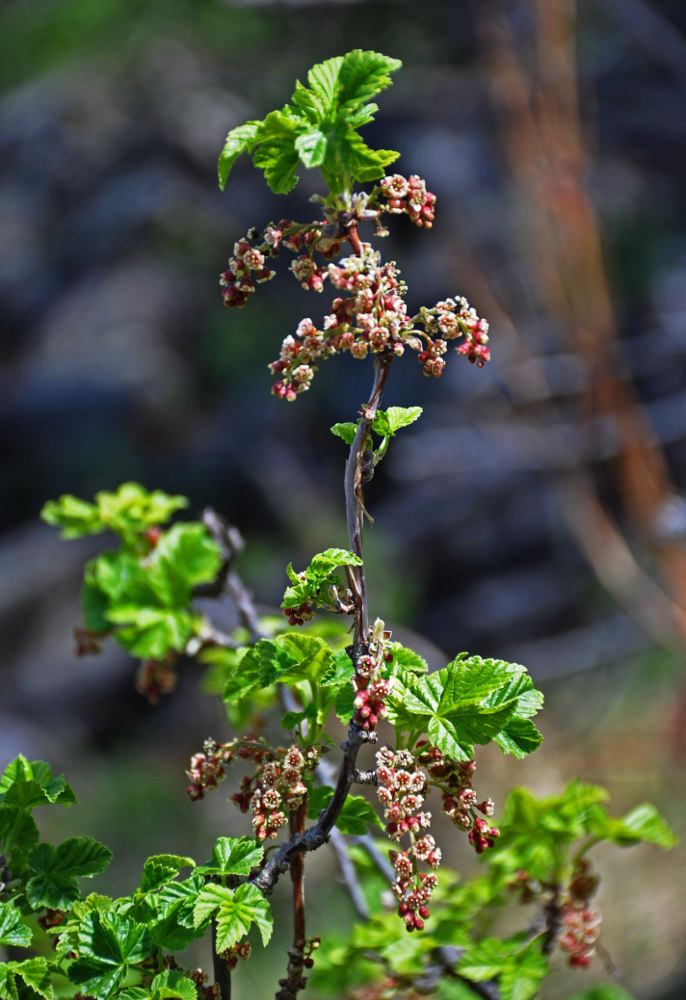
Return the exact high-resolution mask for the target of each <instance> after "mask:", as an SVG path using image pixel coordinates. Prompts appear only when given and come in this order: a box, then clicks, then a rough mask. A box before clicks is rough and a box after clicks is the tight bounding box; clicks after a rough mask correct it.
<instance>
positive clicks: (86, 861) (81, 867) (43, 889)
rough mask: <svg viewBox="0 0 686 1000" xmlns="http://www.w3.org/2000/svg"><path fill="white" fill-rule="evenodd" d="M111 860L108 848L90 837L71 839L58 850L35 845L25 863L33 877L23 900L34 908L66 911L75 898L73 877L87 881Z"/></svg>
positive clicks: (76, 891)
mask: <svg viewBox="0 0 686 1000" xmlns="http://www.w3.org/2000/svg"><path fill="white" fill-rule="evenodd" d="M111 860H112V852H111V851H110V850H109V848H107V847H105V845H104V844H101V843H99V842H98V841H97V840H93V839H92V838H90V837H71V838H70V839H69V840H65V841H64V842H63V843H62V844H60V845H59V846H58V847H52V846H51V845H50V844H39V845H38V847H36V848H35V850H34V851H33V852H32V854H31V855H30V857H29V860H28V868H29V870H30V871H32V872H34V874H33V875H32V876H31V878H30V879H29V880H28V882H27V883H26V898H27V899H28V901H29V903H30V904H31V906H32V907H33V908H34V909H39V908H40V907H42V906H48V907H51V908H52V909H55V910H64V909H67V908H68V907H69V905H70V904H71V903H72V902H73V901H74V900H75V899H78V896H79V887H78V883H77V881H76V879H77V877H79V878H84V877H85V878H91V877H92V876H93V875H97V874H99V873H100V872H101V871H104V869H105V868H106V867H107V866H108V864H109V863H110V861H111Z"/></svg>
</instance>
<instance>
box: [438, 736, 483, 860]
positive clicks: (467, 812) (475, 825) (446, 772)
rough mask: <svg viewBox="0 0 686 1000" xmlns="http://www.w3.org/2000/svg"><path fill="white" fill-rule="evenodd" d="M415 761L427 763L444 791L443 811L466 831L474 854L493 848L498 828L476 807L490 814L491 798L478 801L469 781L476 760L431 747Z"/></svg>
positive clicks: (474, 768)
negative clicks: (465, 759)
mask: <svg viewBox="0 0 686 1000" xmlns="http://www.w3.org/2000/svg"><path fill="white" fill-rule="evenodd" d="M418 760H419V761H420V762H421V763H422V764H424V765H425V766H426V768H427V770H428V772H429V775H430V776H431V777H432V778H433V779H434V781H436V782H437V783H438V784H439V787H440V788H441V790H442V792H443V812H444V813H445V814H446V816H448V817H449V818H450V819H451V820H452V821H453V823H454V824H455V826H457V827H458V828H459V829H460V830H469V837H468V839H469V843H470V844H471V845H472V847H473V848H474V850H475V851H476V853H477V854H483V852H484V851H485V850H486V849H487V848H489V847H493V844H494V842H495V838H496V837H499V836H500V831H499V830H498V828H497V827H495V826H489V824H488V823H487V822H486V820H485V819H482V818H481V816H477V814H476V812H477V810H478V811H479V812H480V813H482V814H483V815H484V816H489V817H490V816H492V815H493V813H494V811H495V806H494V803H493V800H492V799H484V800H483V802H479V801H477V795H476V792H475V791H474V786H473V785H472V780H471V779H472V776H473V775H474V771H475V770H476V762H475V761H473V760H467V761H461V760H460V761H457V760H452V759H451V758H449V757H446V756H445V754H443V752H442V751H441V750H439V748H438V747H433V746H428V747H426V749H424V750H423V752H422V754H421V756H420V757H419V758H418Z"/></svg>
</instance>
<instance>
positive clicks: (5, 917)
mask: <svg viewBox="0 0 686 1000" xmlns="http://www.w3.org/2000/svg"><path fill="white" fill-rule="evenodd" d="M31 938H32V934H31V930H30V929H29V928H28V927H27V926H26V924H25V923H24V922H23V920H22V917H21V911H20V910H18V909H17V908H16V906H14V905H13V904H12V903H4V902H2V901H1V900H0V944H12V945H21V946H22V947H23V948H28V946H29V945H30V944H31Z"/></svg>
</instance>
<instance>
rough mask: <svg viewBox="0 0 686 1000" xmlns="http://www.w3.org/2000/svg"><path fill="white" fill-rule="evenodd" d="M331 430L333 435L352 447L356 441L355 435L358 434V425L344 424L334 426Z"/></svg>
mask: <svg viewBox="0 0 686 1000" xmlns="http://www.w3.org/2000/svg"><path fill="white" fill-rule="evenodd" d="M330 430H331V433H332V434H335V435H336V437H339V438H342V439H343V440H344V441H345V443H346V444H347V445H351V444H352V443H353V441H354V440H355V435H356V434H357V424H354V423H352V422H351V421H349V422H346V423H344V424H334V425H333V427H331V428H330Z"/></svg>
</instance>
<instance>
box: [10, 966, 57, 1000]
mask: <svg viewBox="0 0 686 1000" xmlns="http://www.w3.org/2000/svg"><path fill="white" fill-rule="evenodd" d="M35 994H38V996H39V997H43V1000H54V997H55V991H54V989H53V986H52V983H51V982H50V970H49V967H48V963H47V961H46V960H45V959H44V958H28V959H26V961H24V962H0V998H2V1000H19V998H21V1000H24V998H25V997H27V995H28V997H31V996H32V995H35Z"/></svg>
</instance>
